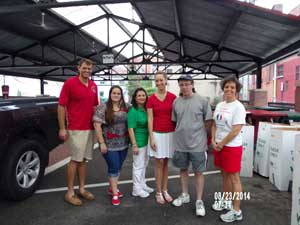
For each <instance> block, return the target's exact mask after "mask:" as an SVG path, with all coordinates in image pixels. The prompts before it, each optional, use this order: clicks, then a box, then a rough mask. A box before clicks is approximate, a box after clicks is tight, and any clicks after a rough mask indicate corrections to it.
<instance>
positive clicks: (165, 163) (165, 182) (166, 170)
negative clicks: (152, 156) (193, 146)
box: [162, 158, 169, 191]
mask: <svg viewBox="0 0 300 225" xmlns="http://www.w3.org/2000/svg"><path fill="white" fill-rule="evenodd" d="M168 162H169V159H168V158H165V159H163V169H162V170H163V174H162V190H163V191H167V190H168V175H169V168H168Z"/></svg>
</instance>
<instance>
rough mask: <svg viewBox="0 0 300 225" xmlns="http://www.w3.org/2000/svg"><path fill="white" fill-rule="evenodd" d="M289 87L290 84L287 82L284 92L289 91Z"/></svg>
mask: <svg viewBox="0 0 300 225" xmlns="http://www.w3.org/2000/svg"><path fill="white" fill-rule="evenodd" d="M288 87H289V82H288V81H287V80H286V81H285V86H284V91H288Z"/></svg>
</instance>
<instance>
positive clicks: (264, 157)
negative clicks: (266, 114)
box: [254, 122, 290, 177]
mask: <svg viewBox="0 0 300 225" xmlns="http://www.w3.org/2000/svg"><path fill="white" fill-rule="evenodd" d="M276 127H290V126H289V125H286V124H279V123H270V122H259V126H258V134H257V141H256V149H255V156H254V171H255V172H256V173H258V174H260V175H262V176H264V177H269V170H270V169H269V168H270V151H269V148H270V137H271V129H272V128H276Z"/></svg>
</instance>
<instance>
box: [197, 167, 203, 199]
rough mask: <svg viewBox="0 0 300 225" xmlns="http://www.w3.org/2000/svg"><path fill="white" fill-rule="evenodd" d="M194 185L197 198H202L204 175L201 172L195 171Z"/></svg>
mask: <svg viewBox="0 0 300 225" xmlns="http://www.w3.org/2000/svg"><path fill="white" fill-rule="evenodd" d="M195 186H196V192H197V200H202V196H203V189H204V176H203V173H201V172H195Z"/></svg>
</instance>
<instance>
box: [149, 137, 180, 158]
mask: <svg viewBox="0 0 300 225" xmlns="http://www.w3.org/2000/svg"><path fill="white" fill-rule="evenodd" d="M173 135H174V132H169V133H156V132H153V136H154V141H155V144H156V151H154V150H153V149H152V148H151V146H150V139H149V141H148V150H149V156H151V157H155V158H157V159H162V158H172V157H173V153H174V148H173Z"/></svg>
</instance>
